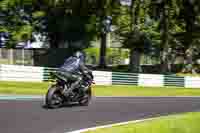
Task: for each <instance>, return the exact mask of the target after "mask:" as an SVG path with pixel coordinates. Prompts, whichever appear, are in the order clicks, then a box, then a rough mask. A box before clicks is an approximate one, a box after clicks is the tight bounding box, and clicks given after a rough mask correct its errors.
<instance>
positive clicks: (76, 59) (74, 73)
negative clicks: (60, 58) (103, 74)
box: [58, 51, 91, 96]
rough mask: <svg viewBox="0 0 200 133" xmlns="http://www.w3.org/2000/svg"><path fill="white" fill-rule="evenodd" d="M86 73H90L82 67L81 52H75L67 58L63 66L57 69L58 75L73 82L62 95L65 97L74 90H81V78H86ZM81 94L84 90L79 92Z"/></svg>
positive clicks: (82, 58)
mask: <svg viewBox="0 0 200 133" xmlns="http://www.w3.org/2000/svg"><path fill="white" fill-rule="evenodd" d="M80 72H81V73H80ZM88 72H91V71H90V70H89V69H88V68H87V67H86V66H85V65H84V55H83V53H82V52H80V51H77V52H75V53H74V54H73V55H72V56H71V57H69V58H67V59H66V60H65V62H64V64H63V65H62V66H61V67H60V68H59V69H58V73H59V74H61V75H62V76H63V77H64V78H65V79H69V80H71V81H73V83H72V85H71V88H70V89H69V90H65V89H64V91H63V94H64V95H65V96H67V94H68V92H71V91H72V90H73V89H75V88H81V87H80V84H81V81H82V79H83V76H88ZM81 91H82V92H83V93H84V92H85V91H84V90H81Z"/></svg>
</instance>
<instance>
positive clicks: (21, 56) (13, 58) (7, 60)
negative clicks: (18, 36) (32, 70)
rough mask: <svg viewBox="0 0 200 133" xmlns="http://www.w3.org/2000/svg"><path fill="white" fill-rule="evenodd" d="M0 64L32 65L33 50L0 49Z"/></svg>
mask: <svg viewBox="0 0 200 133" xmlns="http://www.w3.org/2000/svg"><path fill="white" fill-rule="evenodd" d="M0 64H9V65H24V66H33V65H34V60H33V51H32V50H26V49H0Z"/></svg>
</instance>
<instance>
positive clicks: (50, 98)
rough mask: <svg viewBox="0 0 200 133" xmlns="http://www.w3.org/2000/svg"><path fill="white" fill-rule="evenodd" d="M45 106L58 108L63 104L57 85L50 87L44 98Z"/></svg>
mask: <svg viewBox="0 0 200 133" xmlns="http://www.w3.org/2000/svg"><path fill="white" fill-rule="evenodd" d="M45 104H46V106H47V107H48V108H52V109H54V108H59V107H61V105H62V104H63V98H62V94H61V91H60V88H59V87H58V86H57V85H52V86H51V87H50V88H49V90H48V92H47V94H46V98H45Z"/></svg>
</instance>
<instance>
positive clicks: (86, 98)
mask: <svg viewBox="0 0 200 133" xmlns="http://www.w3.org/2000/svg"><path fill="white" fill-rule="evenodd" d="M91 98H92V89H91V87H89V88H88V90H87V92H86V96H84V97H83V98H82V99H81V100H80V101H79V104H80V105H81V106H88V105H89V103H90V100H91Z"/></svg>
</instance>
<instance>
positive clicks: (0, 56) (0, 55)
mask: <svg viewBox="0 0 200 133" xmlns="http://www.w3.org/2000/svg"><path fill="white" fill-rule="evenodd" d="M1 53H2V50H1V48H0V59H1V58H2V54H1Z"/></svg>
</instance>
